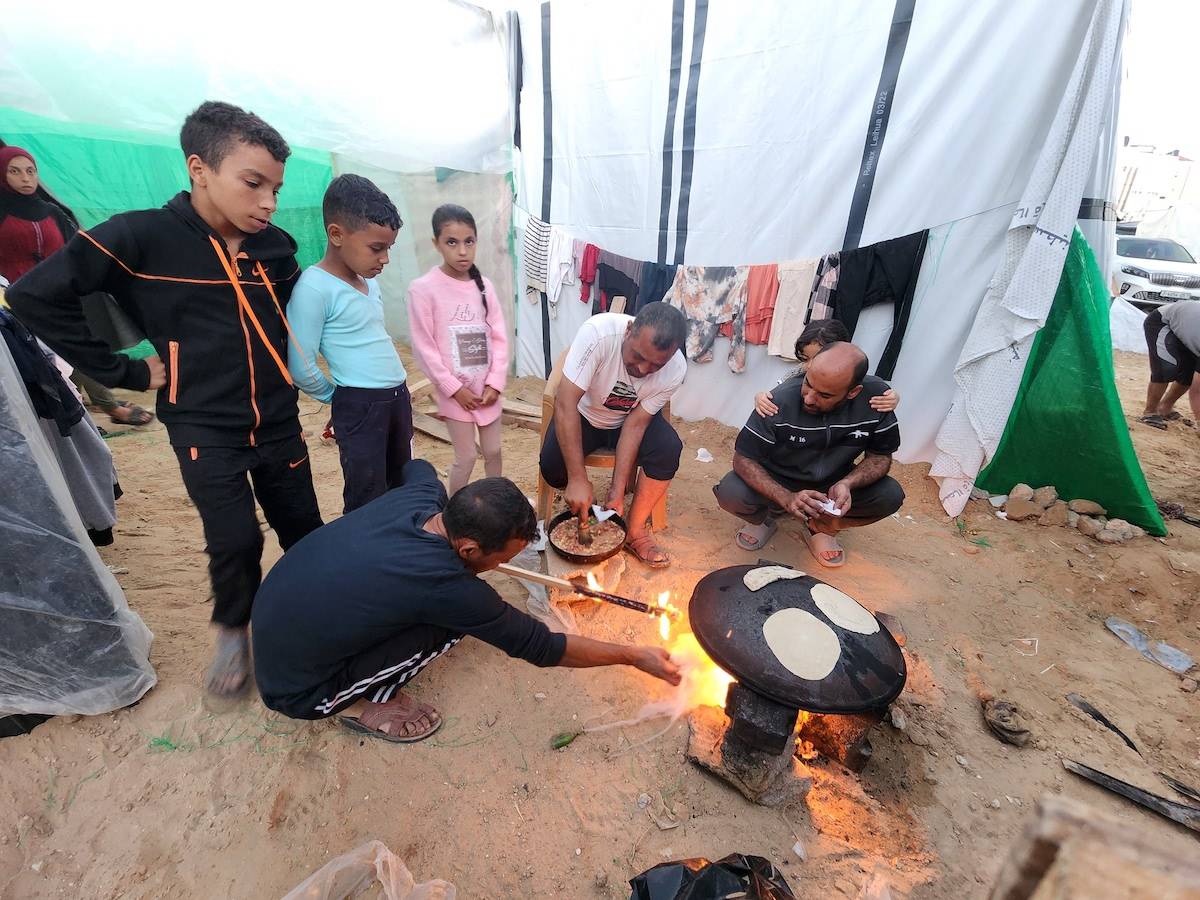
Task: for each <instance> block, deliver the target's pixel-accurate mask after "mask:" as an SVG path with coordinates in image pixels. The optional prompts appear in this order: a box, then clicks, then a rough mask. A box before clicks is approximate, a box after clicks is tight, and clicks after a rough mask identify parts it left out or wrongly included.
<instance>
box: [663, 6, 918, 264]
mask: <svg viewBox="0 0 1200 900" xmlns="http://www.w3.org/2000/svg"><path fill="white" fill-rule="evenodd" d="M913 2H916V0H913ZM707 22H708V0H696V20H695V22H693V23H692V64H691V67H690V71H689V73H688V89H687V102H686V104H685V106H684V108H683V160H682V163H681V169H680V177H679V213H678V215H676V217H675V265H677V266H681V265H683V252H684V249H685V248H686V246H687V223H688V206H689V204H690V200H691V193H692V164H693V162H694V161H695V157H696V92H697V90H698V89H699V87H700V60H701V59H702V58H703V56H704V29H705V26H706V24H707Z"/></svg>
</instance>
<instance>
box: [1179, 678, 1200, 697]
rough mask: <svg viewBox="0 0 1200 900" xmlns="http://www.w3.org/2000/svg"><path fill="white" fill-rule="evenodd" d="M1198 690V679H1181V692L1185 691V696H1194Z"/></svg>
mask: <svg viewBox="0 0 1200 900" xmlns="http://www.w3.org/2000/svg"><path fill="white" fill-rule="evenodd" d="M1196 688H1197V684H1196V679H1195V678H1181V679H1179V689H1180V690H1181V691H1183V692H1184V693H1185V694H1194V693H1196Z"/></svg>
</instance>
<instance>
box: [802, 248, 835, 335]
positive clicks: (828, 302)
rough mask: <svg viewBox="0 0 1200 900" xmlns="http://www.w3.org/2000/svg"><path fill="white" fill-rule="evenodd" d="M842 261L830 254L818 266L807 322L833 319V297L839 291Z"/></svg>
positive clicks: (805, 319) (806, 317) (814, 277)
mask: <svg viewBox="0 0 1200 900" xmlns="http://www.w3.org/2000/svg"><path fill="white" fill-rule="evenodd" d="M840 262H841V259H840V257H839V255H838V254H836V253H830V254H829V255H828V256H826V257H824V258H823V259H822V260H821V261H820V262H819V263H818V264H817V274H816V275H814V276H813V285H812V296H811V298H810V299H809V302H808V314H807V315H806V316H805V317H804V321H805V322H815V321H817V320H818V319H832V318H833V295H834V293H836V291H837V286H838V274H839V273H840V272H841V269H840V268H839V265H840Z"/></svg>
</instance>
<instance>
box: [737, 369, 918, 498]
mask: <svg viewBox="0 0 1200 900" xmlns="http://www.w3.org/2000/svg"><path fill="white" fill-rule="evenodd" d="M803 386H804V378H803V377H802V376H801V377H796V378H789V379H788V380H787V381H785V382H784V383H783V384H781V385H779V386H778V387H776V388H774V389H773V390H772V391H771V399H772V401H773V402H774V403H775V405H776V406H778V407H779V412H777V413H775V415H773V416H766V417H763V416H760V415H759V414H758V412H757V411H755V412H752V413H751V414H750V418H749V419H747V420H746V424H745V426H744V427H743V428H742V430H741V432H740V433H739V434H738V436H737V442H736V443H735V444H734V449H735V450H736V451H737V452H738V453H740V454H741V455H742V456H745V457H746V458H747V459H752V460H754V461H755V462H757V463H758V464H759V465H761V466H762V467H763V468H764V469H766V470H767V472H768V473H770V475H771V477H772V478H774V479H775V480H776V481H778V482H779V483H780V484H781V485H783V486H784V487H786V488H787V489H788V490H791V491H796V490H801V489H803V488H806V487H815V488H819V489H820V488H825V487H828V486H829V485H831V484H833V483H834V482H835V481H839V480H840V479H842V478H844V477H845V476H846V474H847V473H848V472H849V471H850V470H851V469H852V468H853V467H854V461H855V460H856V459H858V457H859V456H861V455H862V454H863V453H876V454H879V455H881V456H890V455H891V454H893V453H895V452H896V450H898V449H899V447H900V423H899V422H898V421H897V420H896V415H895V413H890V412H886V413H881V412H877V411H876V410H874V409H872V408H871V403H870V401H871V398H872V397H878V396H879V395H880V394H884V393H887V391H888V385H887V382H885V381H884V380H883V379H881V378H876V377H875V376H874V375H868V376H867V377H866V378H864V379H863V389H862V390H861V391H860V392H859V394H858V396H857V397H855V398H854V399H853V400H849V401H847V402H846V403H844V404H842V405H841V406H839V407H838V408H837V409H834V410H832V411H830V412H827V413H815V414H814V413H808V412H805V411H804V399H803V397H802V396H801V390H802V388H803Z"/></svg>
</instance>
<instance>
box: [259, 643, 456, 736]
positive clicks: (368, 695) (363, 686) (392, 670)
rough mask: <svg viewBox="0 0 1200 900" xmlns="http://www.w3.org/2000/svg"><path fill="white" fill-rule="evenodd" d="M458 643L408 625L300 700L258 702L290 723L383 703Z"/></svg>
mask: <svg viewBox="0 0 1200 900" xmlns="http://www.w3.org/2000/svg"><path fill="white" fill-rule="evenodd" d="M461 640H462V635H461V634H459V633H457V632H454V631H448V630H447V629H445V628H440V627H438V626H436V625H413V626H412V627H410V628H405V629H404V630H403V631H399V632H397V633H396V634H395V635H393V636H392V637H391V638H389V639H388V640H386V641H383V642H382V643H379V644H376V645H375V646H374V647H372V648H371V649H370V650H367V651H366V652H364V653H361V654H359V655H358V656H356V657H354V658H353V659H351V660H349V661H348V662H347V664H346V666H345V668H344V670H343V671H342V673H341V674H340V675H339V676H338V677H337V678H336V679H334V680H332V681H330V682H328V683H326V684H324V685H321V686H318V687H316V688H315V689H314V690H313V691H311V692H307V693H305V695H304V696H303V697H299V698H293V697H288V698H278V697H263V702H264V703H265V704H266V705H267V706H269V707H270V708H271V709H274V710H277V711H278V712H281V713H283V714H284V715H286V716H290V717H291V718H293V719H323V718H325V717H326V716H332V715H334V714H335V713H338V712H341V711H342V710H343V709H345V708H346V707H347V706H349V705H350V704H352V703H355V702H356V701H358V700H370V701H371V702H373V703H386V702H387V701H388V700H392V699H394V698H395V697H396V694H397V692H398V691H399V690H400V689H401V688H402V687H404V685H405V684H407V683H408V682H409V681H411V680H412V679H413V678H414V677H416V675H417V673H418V672H420V671H421V670H422V669H424V668H425V667H426V666H427V665H429V664H430V663H431V662H433V661H434V660H435V659H437V658H438V657H439V656H441V655H442V654H443V653H445V652H446V651H447V650H449V649H450V648H451V647H453V646H454V645H455V644H457V643H458V642H459V641H461Z"/></svg>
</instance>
